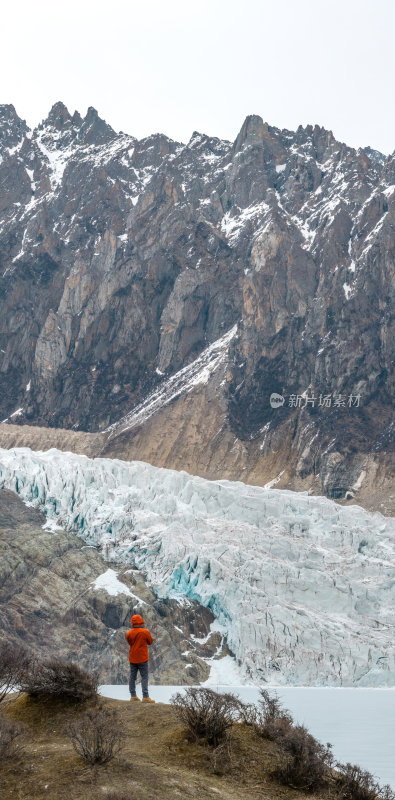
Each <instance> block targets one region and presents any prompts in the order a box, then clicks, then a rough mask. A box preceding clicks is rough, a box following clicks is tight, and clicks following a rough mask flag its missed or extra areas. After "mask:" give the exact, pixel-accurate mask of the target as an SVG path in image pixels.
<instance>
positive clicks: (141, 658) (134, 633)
mask: <svg viewBox="0 0 395 800" xmlns="http://www.w3.org/2000/svg"><path fill="white" fill-rule="evenodd" d="M131 623H132V625H133V628H132V630H130V631H128V632H127V634H126V639H127V641H128V643H129V644H130V649H129V661H130V663H131V664H144V662H145V661H149V655H148V646H149V645H151V644H152V643H153V641H154V640H153V638H152V636H151V634H150V632H149V630H147V628H143V627H142V626H143V625H144V620H143V618H142V617H140V614H133V617H132V619H131Z"/></svg>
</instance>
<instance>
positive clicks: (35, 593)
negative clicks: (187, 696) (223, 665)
mask: <svg viewBox="0 0 395 800" xmlns="http://www.w3.org/2000/svg"><path fill="white" fill-rule="evenodd" d="M44 523H45V517H44V516H43V515H42V514H41V513H40V512H38V511H37V510H34V509H32V508H27V507H26V506H24V504H23V503H22V502H21V500H20V499H19V498H18V497H17V496H16V495H14V494H13V492H10V491H8V490H4V489H3V490H1V491H0V538H1V547H2V557H1V561H0V604H1V609H2V612H1V622H0V635H1V638H2V639H5V640H6V641H15V642H19V643H22V644H24V645H26V646H27V647H28V648H29V649H31V650H32V651H33V652H36V653H38V654H39V656H40V657H44V658H45V657H48V656H59V657H62V658H66V659H68V660H74V661H76V662H77V663H78V664H80V665H82V666H83V667H86V668H87V669H97V670H98V672H99V676H100V681H101V683H126V682H127V679H128V646H127V643H126V641H125V632H126V631H127V630H128V628H129V627H130V617H131V614H132V613H142V614H143V615H144V619H145V621H146V624H147V625H149V627H150V628H151V630H152V632H153V635H154V638H155V645H154V646H153V647H152V652H151V679H152V682H154V683H155V682H156V683H161V684H192V683H197V682H200V681H202V680H205V679H207V678H208V675H209V671H210V670H209V666H208V665H207V662H206V660H205V659H210V658H213V657H214V656H215V657H219V658H220V657H222V656H223V655H227V654H229V650H228V648H227V646H226V643H225V642H224V641H222V636H221V635H220V634H219V633H218V632H216V631H214V632H212V633H211V632H210V625H211V623H212V621H213V620H214V616H213V614H212V613H211V611H210V610H209V609H207V608H203V607H202V606H200V605H199V604H198V603H196V602H193V601H186V602H185V604H183V603H180V602H176V601H175V600H168V599H167V600H158V599H157V598H156V596H155V594H154V593H153V592H152V590H151V589H149V588H148V586H147V584H146V583H145V581H144V578H143V576H142V575H141V573H140V572H139V571H138V570H131V569H127V568H126V567H125V566H123V567H119V568H117V567H116V565H109V564H108V562H106V561H104V559H103V558H102V556H101V555H100V554H99V552H98V551H97V550H96V549H95V548H94V547H87V546H86V545H85V543H84V541H83V540H82V539H80V538H79V537H78V536H77V535H76V534H74V533H67V532H65V531H63V530H61V529H55V530H53V529H51V527H50V526H49V527H48V526H47V528H46V527H45V525H44ZM109 566H113V567H114V569H113V570H112V572H113V575H112V576H111V575H110V578H111V577H112V578H113V579H114V575H117V580H118V582H119V583H120V584H121V586H120V587H119V586H118V589H121V591H119V593H117V594H110V593H109V591H108V590H106V588H105V586H106V585H107V586H108V585H109V580H108V579H107V580H106V579H104V580H103V575H107V573H108V570H109ZM100 578H101V579H100ZM110 583H111V581H110ZM123 587H124V588H123ZM110 588H111V586H110ZM199 639H203V640H204V641H203V642H200V641H197V640H199Z"/></svg>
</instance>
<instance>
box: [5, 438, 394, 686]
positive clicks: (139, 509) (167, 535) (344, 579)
mask: <svg viewBox="0 0 395 800" xmlns="http://www.w3.org/2000/svg"><path fill="white" fill-rule="evenodd" d="M0 487H1V488H7V489H11V490H12V491H14V492H17V493H18V494H19V495H20V497H21V498H22V499H23V500H24V501H25V502H26V503H30V504H32V505H33V506H35V507H37V508H40V509H41V510H43V511H44V512H45V514H46V515H47V519H48V521H49V522H50V523H51V524H52V525H53V527H54V535H56V526H57V525H59V526H61V527H64V528H66V529H68V530H72V531H76V532H78V533H79V534H80V535H81V536H82V537H83V539H84V540H85V542H86V543H87V544H89V545H95V546H96V547H99V548H100V549H101V552H102V554H103V556H104V558H106V560H107V561H108V562H109V564H113V565H116V564H119V563H127V564H130V565H133V566H135V567H137V568H138V569H140V570H142V572H143V573H144V575H145V577H146V580H147V581H148V583H149V584H150V585H151V586H152V587H153V588H154V590H155V592H156V593H157V595H158V596H159V597H168V596H171V597H178V598H180V599H182V598H190V599H196V600H198V601H199V602H200V603H202V604H203V605H205V606H208V607H209V608H211V610H212V611H213V613H214V615H215V616H216V618H217V621H218V625H220V626H221V628H222V629H223V630H224V631H225V633H226V636H227V639H228V643H229V647H230V648H231V650H232V651H233V652H234V654H235V657H236V660H237V665H238V667H239V669H240V670H241V674H242V675H243V676H244V678H245V681H246V682H248V683H255V684H262V683H264V682H267V683H270V684H271V685H286V684H291V685H294V686H303V685H304V686H325V685H327V686H373V687H376V686H393V685H395V641H394V635H393V632H394V626H395V571H394V553H395V521H394V519H392V518H388V517H383V516H382V515H381V514H378V513H376V514H372V513H369V512H367V511H365V510H364V509H362V508H361V507H359V506H356V505H352V506H348V507H343V506H340V505H338V504H337V503H335V502H334V501H333V500H329V499H327V498H324V497H313V496H310V495H308V494H307V493H303V492H302V493H298V492H292V491H287V490H279V489H272V488H270V487H267V488H262V487H255V486H250V485H246V484H243V483H241V482H233V481H227V480H216V481H209V480H206V479H203V478H199V477H196V476H192V475H189V474H187V473H186V472H177V471H174V470H168V469H162V468H157V467H153V466H151V465H150V464H146V463H142V462H136V461H134V462H126V461H120V460H116V459H103V458H96V459H90V458H88V457H86V456H80V455H75V454H73V453H64V452H60V451H57V450H49V451H47V452H34V451H32V450H30V449H28V448H15V449H12V450H3V449H0ZM125 588H126V587H125Z"/></svg>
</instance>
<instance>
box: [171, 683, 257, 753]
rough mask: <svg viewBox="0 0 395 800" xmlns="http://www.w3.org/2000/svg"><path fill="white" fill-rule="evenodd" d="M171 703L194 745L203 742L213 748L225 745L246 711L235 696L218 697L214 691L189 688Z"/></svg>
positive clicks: (176, 696)
mask: <svg viewBox="0 0 395 800" xmlns="http://www.w3.org/2000/svg"><path fill="white" fill-rule="evenodd" d="M170 702H171V703H172V705H173V708H174V711H175V714H176V716H177V718H178V719H179V720H180V721H181V722H182V723H183V725H185V726H186V728H187V730H188V733H189V736H190V737H191V738H192V739H193V740H195V741H197V740H199V739H204V741H205V743H206V744H208V745H210V746H212V747H217V746H218V745H219V744H220V743H221V742H223V741H224V739H225V737H226V733H227V731H228V730H229V728H231V726H232V724H233V722H235V721H236V720H238V719H240V717H241V715H242V710H243V703H242V702H241V700H239V699H238V697H236V696H235V695H234V694H218V692H214V691H213V690H212V689H202V688H199V689H195V688H193V687H190V688H189V689H187V690H186V692H184V693H183V694H181V693H180V692H178V693H177V694H176V695H174V696H173V697H172V698H171V700H170Z"/></svg>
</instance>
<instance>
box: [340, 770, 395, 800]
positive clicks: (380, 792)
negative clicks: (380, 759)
mask: <svg viewBox="0 0 395 800" xmlns="http://www.w3.org/2000/svg"><path fill="white" fill-rule="evenodd" d="M336 769H337V772H338V774H337V776H336V786H337V790H338V793H339V797H341V798H344V800H395V792H393V790H392V789H391V787H390V786H388V785H386V786H380V785H379V784H378V783H377V782H376V780H375V778H374V777H373V775H372V774H371V773H370V772H366V771H365V770H363V769H361V767H358V765H357V764H336Z"/></svg>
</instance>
